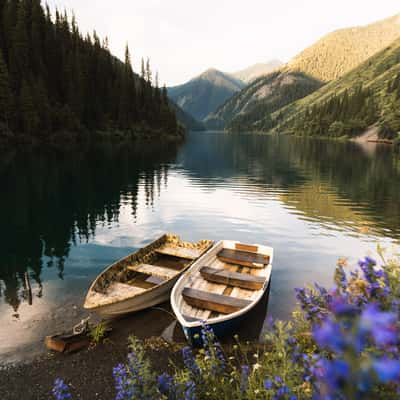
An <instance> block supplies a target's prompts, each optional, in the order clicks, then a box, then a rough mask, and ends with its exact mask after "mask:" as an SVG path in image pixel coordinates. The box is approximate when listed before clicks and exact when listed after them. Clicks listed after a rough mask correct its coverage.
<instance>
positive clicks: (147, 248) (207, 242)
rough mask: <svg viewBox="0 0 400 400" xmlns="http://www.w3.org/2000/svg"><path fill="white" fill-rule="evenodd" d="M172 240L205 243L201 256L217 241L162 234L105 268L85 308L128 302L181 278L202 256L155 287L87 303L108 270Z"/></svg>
mask: <svg viewBox="0 0 400 400" xmlns="http://www.w3.org/2000/svg"><path fill="white" fill-rule="evenodd" d="M172 240H176V241H177V242H178V243H186V244H192V245H193V246H194V247H197V248H198V247H199V246H201V244H202V243H204V244H205V246H204V248H201V249H202V254H201V255H200V257H202V256H203V255H204V254H206V253H207V252H208V251H210V250H211V249H212V248H213V246H214V243H215V242H214V241H212V240H208V239H206V240H199V241H197V242H187V241H183V240H182V239H181V238H180V236H179V235H176V234H172V233H165V234H164V235H162V236H161V237H159V238H158V239H156V240H153V241H152V242H151V243H149V244H148V245H147V246H145V247H141V248H139V249H138V250H136V251H135V252H133V253H131V254H129V255H127V256H125V257H123V258H121V259H119V260H117V261H115V262H114V263H112V264H111V265H109V266H108V267H107V268H106V269H105V270H103V271H102V272H101V273H100V274H99V275H98V276H97V277H96V279H95V280H94V281H93V282H92V284H91V285H90V287H89V290H88V292H87V295H86V298H85V302H84V305H83V308H84V309H86V310H89V311H96V310H98V309H102V308H104V307H109V306H112V305H114V304H118V303H123V302H126V301H130V300H132V299H135V298H136V297H139V296H143V295H144V294H147V293H151V292H152V291H155V290H157V289H160V288H162V287H163V286H164V285H167V284H169V283H170V282H171V281H173V280H178V279H179V278H180V276H181V275H182V274H184V273H185V272H186V271H187V270H188V269H189V268H190V267H191V266H192V265H193V264H194V263H195V262H196V261H197V260H198V259H199V258H200V257H198V258H197V259H194V260H188V264H187V265H186V266H185V267H184V268H183V269H182V270H181V271H180V273H179V274H178V275H177V276H174V277H172V278H170V279H167V280H165V281H164V282H161V283H160V284H158V285H155V286H153V287H151V288H148V289H146V290H144V291H142V292H139V293H136V294H134V295H132V296H129V297H126V298H124V299H114V300H111V301H106V302H104V303H101V304H98V305H88V304H87V303H88V300H89V298H90V296H91V294H92V293H96V290H95V289H94V288H95V287H96V285H97V284H98V283H99V280H100V279H101V278H102V277H104V275H106V274H107V273H108V272H110V271H111V270H112V269H113V268H116V267H118V266H119V265H120V264H122V263H124V262H127V261H129V259H131V258H132V257H135V256H138V255H140V253H143V254H144V256H145V255H147V254H151V252H152V251H153V250H154V249H156V248H159V247H161V246H163V245H164V244H165V243H167V242H169V241H172ZM157 244H158V246H157ZM177 247H179V246H177ZM146 252H147V254H146ZM178 258H179V257H178ZM120 283H123V282H120Z"/></svg>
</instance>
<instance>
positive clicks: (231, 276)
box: [200, 267, 265, 290]
mask: <svg viewBox="0 0 400 400" xmlns="http://www.w3.org/2000/svg"><path fill="white" fill-rule="evenodd" d="M200 273H201V275H202V276H203V278H204V279H206V280H208V281H210V282H215V283H221V284H224V285H228V286H235V287H240V288H243V289H251V290H259V289H262V287H263V285H264V282H265V279H264V278H263V277H259V276H253V275H250V274H242V273H239V272H230V271H226V270H221V269H215V268H209V267H203V268H201V270H200Z"/></svg>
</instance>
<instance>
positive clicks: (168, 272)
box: [126, 264, 180, 279]
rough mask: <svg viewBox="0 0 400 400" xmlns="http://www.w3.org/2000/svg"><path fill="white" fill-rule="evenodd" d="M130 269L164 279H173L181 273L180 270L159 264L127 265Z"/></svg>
mask: <svg viewBox="0 0 400 400" xmlns="http://www.w3.org/2000/svg"><path fill="white" fill-rule="evenodd" d="M126 268H127V269H128V270H129V271H134V272H140V273H141V274H146V275H151V276H157V277H158V278H162V279H172V278H174V277H175V276H177V275H179V274H180V271H177V270H174V269H169V268H164V267H160V266H158V265H150V264H138V265H129V266H127V267H126Z"/></svg>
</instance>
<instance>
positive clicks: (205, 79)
mask: <svg viewBox="0 0 400 400" xmlns="http://www.w3.org/2000/svg"><path fill="white" fill-rule="evenodd" d="M244 86H245V84H244V83H243V82H241V81H239V80H238V79H236V78H234V77H232V76H230V75H228V74H225V73H224V72H222V71H219V70H217V69H215V68H210V69H208V70H206V71H204V72H203V73H201V74H200V75H198V76H197V77H195V78H192V79H191V80H189V81H188V82H186V83H184V84H183V85H178V86H173V87H170V88H168V95H169V97H170V98H171V99H172V100H173V101H174V102H175V103H176V104H177V105H178V106H179V107H181V108H182V109H183V110H184V111H185V112H187V113H189V114H190V115H192V116H193V117H194V118H196V119H197V120H200V121H201V120H203V119H204V118H205V117H206V116H207V115H208V114H210V113H211V112H212V111H214V110H215V109H217V107H218V106H219V105H221V104H223V103H224V102H225V101H226V100H227V99H228V98H230V97H231V96H232V95H233V94H234V93H236V92H239V91H240V90H241V89H243V87H244Z"/></svg>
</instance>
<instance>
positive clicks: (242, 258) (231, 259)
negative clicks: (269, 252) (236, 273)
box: [217, 249, 269, 268]
mask: <svg viewBox="0 0 400 400" xmlns="http://www.w3.org/2000/svg"><path fill="white" fill-rule="evenodd" d="M217 257H218V258H219V259H220V260H221V261H224V262H226V263H228V264H236V265H243V266H244V267H250V268H264V266H265V265H268V264H269V256H266V255H263V254H257V253H250V252H248V251H242V250H233V249H222V250H221V251H220V252H219V253H218V254H217Z"/></svg>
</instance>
